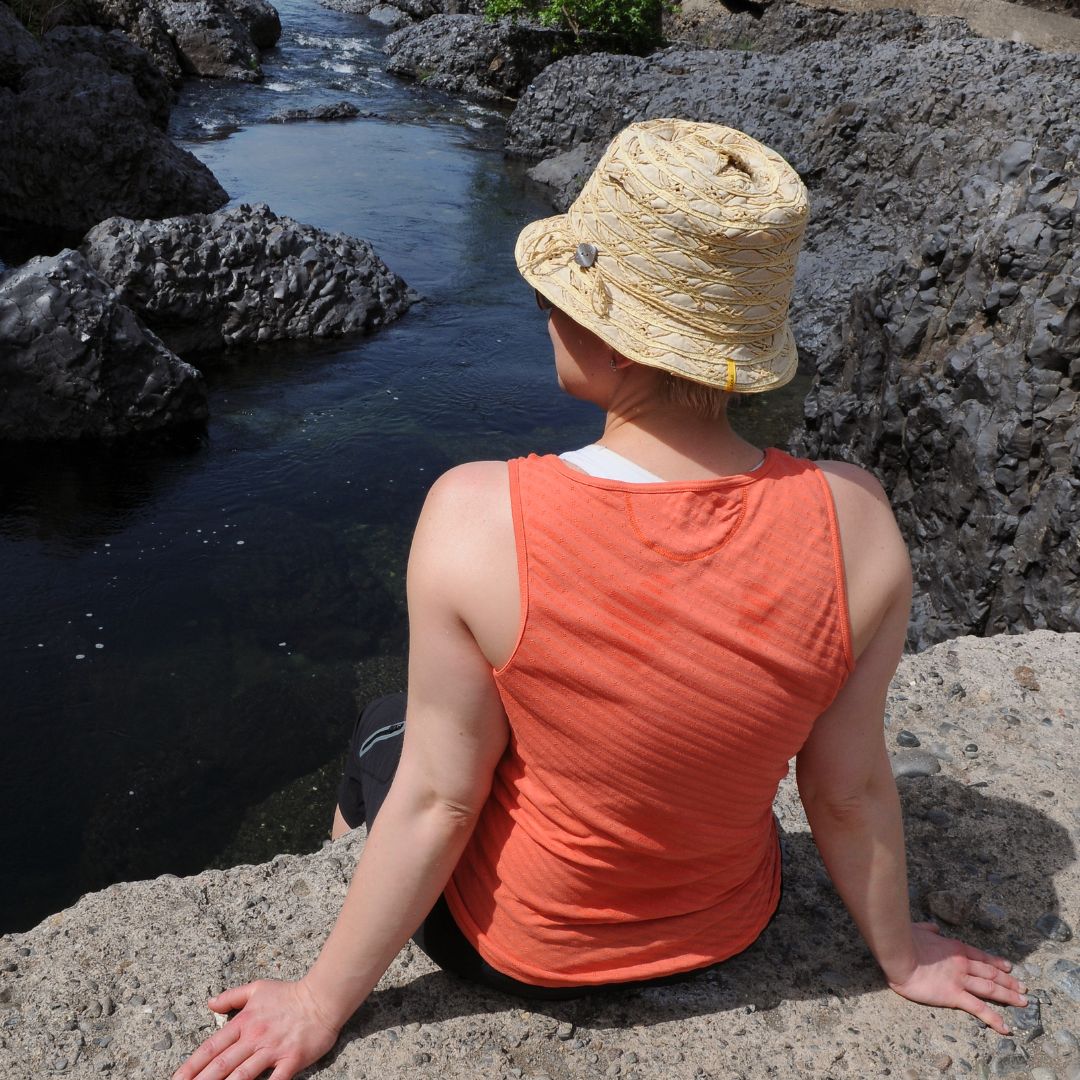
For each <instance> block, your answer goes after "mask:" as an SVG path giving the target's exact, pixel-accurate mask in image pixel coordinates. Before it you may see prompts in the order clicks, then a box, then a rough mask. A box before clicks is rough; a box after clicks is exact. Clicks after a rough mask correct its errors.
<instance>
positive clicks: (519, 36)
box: [386, 15, 572, 101]
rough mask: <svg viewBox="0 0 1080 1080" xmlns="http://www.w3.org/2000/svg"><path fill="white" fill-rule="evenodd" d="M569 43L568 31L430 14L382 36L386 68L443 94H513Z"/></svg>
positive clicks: (494, 97) (491, 96) (501, 96)
mask: <svg viewBox="0 0 1080 1080" xmlns="http://www.w3.org/2000/svg"><path fill="white" fill-rule="evenodd" d="M571 42H572V38H571V37H570V35H568V34H565V33H561V32H559V31H556V30H547V29H545V28H544V27H540V26H534V25H531V24H528V23H523V22H518V23H515V22H511V21H510V20H509V19H500V20H499V21H498V22H489V21H488V20H487V19H485V18H483V17H482V16H480V15H435V16H433V17H432V18H430V19H428V20H426V21H425V22H422V23H420V24H418V25H416V26H407V27H405V29H403V30H399V31H398V32H397V33H396V34H393V35H392V36H391V37H389V38H387V41H386V52H387V54H388V55H389V56H390V63H389V64H388V65H387V67H388V69H389V70H390V71H392V72H393V73H394V74H395V75H404V76H407V77H409V78H413V79H418V80H420V81H422V82H423V83H424V85H425V86H430V87H433V88H434V89H436V90H443V91H445V92H447V93H453V94H464V95H466V96H468V97H473V98H478V99H480V100H482V101H491V100H499V99H505V98H515V97H517V96H518V95H520V94H521V93H522V92H523V91H524V89H525V87H526V86H528V85H529V83H530V82H532V81H533V79H535V78H536V76H537V75H538V74H539V73H540V72H541V71H543V69H544V68H546V67H547V66H548V65H549V64H550V63H551V62H552V61H553V60H554V59H555V57H556V56H557V55H558V54H559V53H560V51H561V52H563V53H565V52H566V51H567V49H568V48H569V47H570V45H571Z"/></svg>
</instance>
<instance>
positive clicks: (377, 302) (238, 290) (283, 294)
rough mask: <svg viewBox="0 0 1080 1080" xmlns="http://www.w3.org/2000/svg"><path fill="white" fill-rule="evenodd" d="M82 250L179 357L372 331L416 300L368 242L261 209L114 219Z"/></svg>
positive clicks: (92, 233) (90, 236) (95, 231)
mask: <svg viewBox="0 0 1080 1080" xmlns="http://www.w3.org/2000/svg"><path fill="white" fill-rule="evenodd" d="M82 251H83V253H84V254H85V255H86V257H87V259H88V260H89V262H90V264H91V265H92V266H93V267H94V268H95V269H96V270H97V272H98V273H99V274H101V276H102V277H103V278H105V279H106V280H107V281H108V282H109V283H110V284H111V285H112V286H113V287H114V288H115V289H116V290H117V293H118V295H119V296H120V299H121V301H122V302H123V303H125V304H127V305H129V306H130V307H131V308H133V309H134V310H135V311H137V312H138V313H139V315H140V316H141V317H142V318H143V319H144V320H145V321H146V323H147V325H148V326H150V327H151V328H152V329H153V330H154V331H155V332H156V333H157V334H158V335H160V337H161V338H162V340H164V341H165V342H166V343H167V344H168V345H169V347H170V348H172V349H174V350H175V351H176V352H178V353H180V354H182V355H187V354H189V353H193V352H203V351H206V350H209V349H216V348H220V347H221V346H223V345H225V346H228V345H245V344H256V343H261V342H265V341H274V340H277V339H281V338H314V337H331V336H337V335H341V334H355V333H370V332H372V331H373V330H375V329H376V328H378V327H380V326H382V325H384V324H385V323H388V322H390V321H392V320H393V319H395V318H397V316H399V315H401V314H402V313H403V312H404V311H405V310H406V309H407V308H408V307H409V305H410V304H411V303H412V301H413V300H414V299H415V298H416V296H415V294H414V293H413V292H412V291H411V290H410V289H409V287H408V286H407V285H406V284H405V282H404V281H402V279H401V278H400V277H398V276H397V275H396V274H395V273H394V272H393V271H391V270H390V269H389V268H388V267H387V266H386V264H385V263H383V261H382V260H381V259H380V258H379V257H378V255H376V254H375V252H374V250H373V249H372V247H371V245H370V244H368V243H367V241H365V240H359V239H356V238H354V237H351V236H345V235H343V234H342V233H327V232H324V231H322V230H321V229H316V228H313V227H312V226H310V225H302V224H300V223H299V222H296V221H293V220H292V219H291V218H287V217H278V216H277V215H276V214H275V213H274V212H273V211H272V210H270V208H269V207H268V206H265V205H258V206H246V205H242V206H237V207H233V208H231V209H229V210H223V211H220V212H219V213H216V214H208V215H202V214H196V215H193V216H191V217H185V218H170V219H167V220H165V221H134V220H131V219H127V218H119V217H115V218H110V219H109V220H107V221H103V222H101V223H100V224H99V225H97V226H96V227H95V228H93V229H92V230H91V231H90V232H89V233H88V234H87V236H86V238H85V240H84V241H83V245H82Z"/></svg>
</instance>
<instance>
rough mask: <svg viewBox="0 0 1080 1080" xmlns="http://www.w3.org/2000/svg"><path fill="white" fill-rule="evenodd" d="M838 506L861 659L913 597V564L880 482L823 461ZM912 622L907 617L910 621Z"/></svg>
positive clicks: (851, 611)
mask: <svg viewBox="0 0 1080 1080" xmlns="http://www.w3.org/2000/svg"><path fill="white" fill-rule="evenodd" d="M817 465H818V467H819V468H820V469H821V471H822V472H823V473H824V474H825V478H826V481H827V482H828V484H829V489H830V491H831V492H832V497H833V503H834V505H835V507H836V519H837V526H838V528H839V531H840V547H841V550H842V552H843V556H844V574H845V577H846V579H847V593H848V609H849V614H850V616H851V629H852V638H853V642H852V643H853V646H854V649H855V654H856V655H859V653H860V652H861V651H862V649H863V648H864V647H865V646H866V644H867V643H868V642H869V641H870V638H871V637H872V636H873V634H874V632H875V631H876V630H877V628H878V626H879V625H880V624H881V622H882V620H883V619H884V618H885V616H886V613H887V612H889V611H890V610H891V609H894V608H898V607H899V608H902V609H903V610H904V611H906V609H907V606H908V605H909V604H910V598H911V560H910V559H909V557H908V551H907V545H906V544H905V543H904V539H903V537H902V536H901V535H900V529H899V527H898V526H897V524H896V518H895V517H894V516H893V512H892V507H891V506H890V505H889V498H888V495H887V494H886V492H885V490H884V489H883V488H882V486H881V484H880V483H878V481H877V478H876V477H875V476H874V475H873V474H872V473H870V472H868V471H867V470H866V469H862V468H860V467H859V466H858V465H852V464H850V463H849V462H846V461H819V462H817ZM905 619H906V616H905Z"/></svg>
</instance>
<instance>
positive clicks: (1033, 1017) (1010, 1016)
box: [1005, 997, 1043, 1042]
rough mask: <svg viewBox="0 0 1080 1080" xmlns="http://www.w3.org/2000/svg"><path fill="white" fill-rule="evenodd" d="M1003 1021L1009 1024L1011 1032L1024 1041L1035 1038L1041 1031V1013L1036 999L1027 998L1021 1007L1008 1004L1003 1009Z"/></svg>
mask: <svg viewBox="0 0 1080 1080" xmlns="http://www.w3.org/2000/svg"><path fill="white" fill-rule="evenodd" d="M1005 1022H1006V1023H1007V1024H1008V1025H1009V1028H1010V1029H1011V1030H1012V1033H1013V1034H1014V1035H1016V1036H1018V1037H1019V1038H1021V1039H1023V1040H1024V1041H1025V1042H1031V1040H1032V1039H1037V1038H1038V1037H1039V1036H1040V1035H1041V1034H1042V1033H1043V1025H1042V1013H1041V1009H1040V1006H1039V1003H1038V1002H1037V1001H1032V1000H1031V998H1030V997H1029V998H1028V1003H1027V1005H1025V1006H1024V1007H1023V1008H1022V1009H1019V1008H1017V1007H1016V1006H1014V1005H1009V1006H1008V1007H1006V1009H1005Z"/></svg>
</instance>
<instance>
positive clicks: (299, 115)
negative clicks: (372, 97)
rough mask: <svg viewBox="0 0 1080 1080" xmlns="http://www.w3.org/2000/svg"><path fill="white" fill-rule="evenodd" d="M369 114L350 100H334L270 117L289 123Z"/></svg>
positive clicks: (348, 118)
mask: <svg viewBox="0 0 1080 1080" xmlns="http://www.w3.org/2000/svg"><path fill="white" fill-rule="evenodd" d="M370 115H372V114H371V113H361V111H360V109H359V108H358V107H357V106H356V105H354V104H353V103H352V102H351V101H335V102H334V103H333V104H331V105H315V106H314V107H312V108H310V109H286V110H285V111H284V112H280V113H278V114H277V116H275V117H273V118H272V119H274V120H276V121H277V122H278V123H281V124H290V123H294V122H295V121H297V120H352V119H355V118H356V117H357V116H370Z"/></svg>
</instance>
